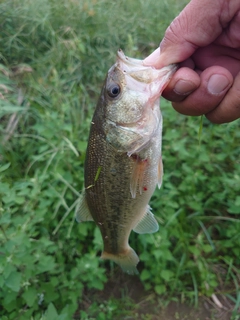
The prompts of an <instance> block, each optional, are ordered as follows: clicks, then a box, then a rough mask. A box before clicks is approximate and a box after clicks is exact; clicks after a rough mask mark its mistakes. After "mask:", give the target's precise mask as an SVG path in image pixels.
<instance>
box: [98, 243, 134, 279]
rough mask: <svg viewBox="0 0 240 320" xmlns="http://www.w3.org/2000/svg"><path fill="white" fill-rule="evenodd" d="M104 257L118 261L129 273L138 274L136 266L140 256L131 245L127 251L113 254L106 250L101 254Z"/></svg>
mask: <svg viewBox="0 0 240 320" xmlns="http://www.w3.org/2000/svg"><path fill="white" fill-rule="evenodd" d="M101 258H102V259H109V260H112V261H113V262H115V263H117V264H118V265H119V266H120V267H121V268H122V270H123V271H124V272H127V273H128V274H138V270H137V268H136V266H137V264H138V262H139V258H138V255H137V254H136V252H135V251H134V250H133V249H132V248H131V247H129V248H128V249H127V251H126V252H125V253H120V254H112V253H108V252H106V251H104V252H103V253H102V255H101Z"/></svg>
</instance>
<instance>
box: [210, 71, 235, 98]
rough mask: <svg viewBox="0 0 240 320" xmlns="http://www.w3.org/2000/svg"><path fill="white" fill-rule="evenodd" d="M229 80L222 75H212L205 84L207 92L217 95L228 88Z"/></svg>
mask: <svg viewBox="0 0 240 320" xmlns="http://www.w3.org/2000/svg"><path fill="white" fill-rule="evenodd" d="M229 84H230V83H229V80H228V79H227V78H226V77H225V76H223V75H222V74H214V75H212V76H211V77H210V79H209V80H208V84H207V89H208V92H209V93H211V94H219V93H221V92H222V91H224V90H225V89H226V88H227V87H228V86H229Z"/></svg>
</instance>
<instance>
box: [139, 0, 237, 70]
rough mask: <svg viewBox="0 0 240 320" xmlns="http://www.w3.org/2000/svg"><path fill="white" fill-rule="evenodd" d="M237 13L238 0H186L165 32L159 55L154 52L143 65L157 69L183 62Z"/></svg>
mask: <svg viewBox="0 0 240 320" xmlns="http://www.w3.org/2000/svg"><path fill="white" fill-rule="evenodd" d="M238 10H239V3H238V1H225V0H218V1H217V3H216V1H209V0H192V1H190V2H189V4H188V5H187V6H186V7H185V8H184V9H183V11H182V12H181V13H180V14H179V16H178V17H176V18H175V19H174V20H173V22H172V23H171V24H170V26H169V27H168V29H167V30H166V33H165V36H164V38H163V40H162V42H161V44H160V49H161V55H160V52H159V51H158V52H157V51H156V52H155V53H154V54H153V55H150V56H149V57H147V58H146V59H145V61H144V63H145V64H146V65H152V66H155V67H156V68H161V67H163V66H166V65H168V64H171V63H178V62H181V61H184V60H186V59H187V58H188V57H190V56H191V55H192V54H193V53H194V52H195V51H196V49H198V48H199V47H204V46H207V45H209V44H210V43H212V42H213V41H214V40H216V39H217V38H218V37H219V36H220V34H221V33H222V31H223V29H224V28H225V27H226V26H227V24H228V23H229V22H230V21H231V19H232V18H233V17H234V15H235V14H236V12H237V11H238Z"/></svg>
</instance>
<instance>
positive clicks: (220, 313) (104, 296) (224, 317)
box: [80, 273, 240, 320]
mask: <svg viewBox="0 0 240 320" xmlns="http://www.w3.org/2000/svg"><path fill="white" fill-rule="evenodd" d="M87 296H88V297H87V299H86V303H84V302H83V304H82V305H81V307H80V308H81V309H85V311H86V310H87V308H88V306H90V304H91V300H92V301H96V300H97V301H99V303H101V301H102V302H104V301H108V300H109V299H110V298H113V299H121V298H123V297H128V298H129V299H130V301H131V302H132V305H133V306H134V308H133V310H131V309H129V314H128V315H127V316H121V317H119V318H118V317H117V318H115V320H136V319H149V320H239V319H240V317H238V316H237V317H236V318H235V319H234V318H233V317H232V318H231V314H232V312H231V311H232V309H233V305H232V304H231V303H230V302H229V301H227V299H226V298H225V297H223V296H221V297H217V299H218V301H219V302H220V304H221V305H222V306H221V307H219V306H218V305H217V304H216V301H215V302H214V301H213V299H212V298H202V299H199V303H198V307H197V308H196V307H194V306H191V305H189V302H184V303H177V302H170V303H169V304H168V305H166V301H161V300H160V299H159V298H157V297H156V296H155V295H154V294H153V293H152V294H151V293H149V292H146V290H145V289H144V287H143V285H142V283H141V281H140V279H139V277H137V276H128V275H126V274H123V273H122V274H117V275H116V276H112V278H111V280H110V281H109V282H108V283H107V284H106V285H105V287H104V290H103V291H102V292H101V293H100V292H99V291H98V292H95V293H94V292H91V293H90V292H88V293H87ZM94 296H95V298H93V297H94Z"/></svg>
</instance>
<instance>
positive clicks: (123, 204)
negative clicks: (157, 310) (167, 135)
mask: <svg viewBox="0 0 240 320" xmlns="http://www.w3.org/2000/svg"><path fill="white" fill-rule="evenodd" d="M175 70H176V66H175V65H171V66H169V67H165V68H163V69H160V70H156V69H153V68H151V67H146V66H144V65H143V62H142V61H141V60H137V59H131V58H128V57H126V56H125V55H124V54H123V52H122V51H121V50H120V51H119V52H118V56H117V62H116V63H115V64H114V65H113V66H112V67H111V68H110V70H109V71H108V74H107V77H106V79H105V83H104V85H103V88H102V91H101V94H100V98H99V101H98V104H97V106H96V109H95V112H94V115H93V119H92V123H91V128H90V134H89V141H88V147H87V151H86V159H85V190H84V192H83V194H82V196H81V199H80V201H79V208H78V212H77V221H79V222H81V221H90V220H94V222H95V223H96V225H97V226H98V227H99V229H100V231H101V235H102V239H103V247H104V248H103V252H102V256H101V257H102V258H103V259H110V260H112V261H114V262H116V263H117V264H119V265H120V266H121V267H122V269H123V270H124V271H126V272H128V273H129V274H134V273H137V268H136V265H137V263H138V261H139V258H138V256H137V254H136V253H135V251H134V250H133V249H132V248H131V247H130V246H129V243H128V239H129V236H130V233H131V231H132V230H134V231H135V232H137V233H153V232H156V231H157V230H158V228H159V227H158V223H157V221H156V220H155V218H154V216H153V214H152V212H151V208H150V207H149V205H148V203H149V200H150V198H151V196H152V194H153V192H154V190H155V187H156V185H157V184H158V185H159V187H160V185H161V180H162V160H161V141H162V117H161V113H160V109H159V98H160V95H161V92H162V90H163V89H164V87H165V86H166V85H167V83H168V82H169V80H170V77H171V75H172V74H173V73H174V71H175Z"/></svg>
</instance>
